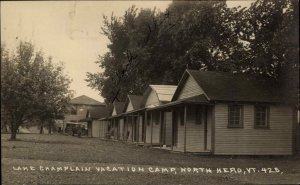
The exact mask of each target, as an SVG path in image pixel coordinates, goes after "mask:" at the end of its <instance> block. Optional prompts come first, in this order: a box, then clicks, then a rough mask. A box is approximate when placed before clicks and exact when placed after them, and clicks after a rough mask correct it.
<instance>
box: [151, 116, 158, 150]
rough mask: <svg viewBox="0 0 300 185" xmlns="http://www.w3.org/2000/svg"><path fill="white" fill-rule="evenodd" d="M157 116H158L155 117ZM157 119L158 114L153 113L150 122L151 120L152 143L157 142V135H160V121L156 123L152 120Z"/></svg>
mask: <svg viewBox="0 0 300 185" xmlns="http://www.w3.org/2000/svg"><path fill="white" fill-rule="evenodd" d="M155 117H158V118H155ZM155 119H157V120H158V119H159V114H153V117H152V122H153V128H152V144H158V143H159V137H160V123H159V121H158V123H156V122H155V121H154V120H155Z"/></svg>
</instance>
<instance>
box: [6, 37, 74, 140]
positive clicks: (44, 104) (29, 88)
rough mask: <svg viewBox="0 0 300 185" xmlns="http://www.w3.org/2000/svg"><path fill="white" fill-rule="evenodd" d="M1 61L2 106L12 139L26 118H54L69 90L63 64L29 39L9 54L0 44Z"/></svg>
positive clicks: (68, 80)
mask: <svg viewBox="0 0 300 185" xmlns="http://www.w3.org/2000/svg"><path fill="white" fill-rule="evenodd" d="M1 61H2V62H1V109H2V110H3V111H5V112H6V115H7V116H8V117H9V120H10V128H11V132H12V135H11V139H16V131H17V129H18V127H19V126H20V125H22V124H24V123H25V121H28V120H30V119H32V118H39V119H41V120H46V119H54V117H55V116H56V115H61V114H62V113H63V112H64V110H65V106H66V103H67V102H68V101H69V99H70V97H71V95H72V93H71V91H70V90H69V85H70V83H71V80H70V79H69V77H67V76H66V75H64V73H63V65H62V64H59V65H55V64H53V62H52V59H51V57H49V58H45V57H44V55H43V54H42V52H40V51H35V50H34V46H33V45H32V44H31V43H28V42H20V44H19V45H18V47H17V49H16V52H14V53H11V54H9V52H8V51H7V50H6V49H5V47H4V46H3V47H2V48H1ZM2 110H1V111H2Z"/></svg>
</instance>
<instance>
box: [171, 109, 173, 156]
mask: <svg viewBox="0 0 300 185" xmlns="http://www.w3.org/2000/svg"><path fill="white" fill-rule="evenodd" d="M171 117H172V122H171V125H172V130H171V131H172V137H171V139H172V140H171V150H172V151H173V145H174V109H173V108H172V110H171Z"/></svg>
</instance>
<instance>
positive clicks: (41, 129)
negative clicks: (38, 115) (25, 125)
mask: <svg viewBox="0 0 300 185" xmlns="http://www.w3.org/2000/svg"><path fill="white" fill-rule="evenodd" d="M40 134H44V121H42V123H41V128H40Z"/></svg>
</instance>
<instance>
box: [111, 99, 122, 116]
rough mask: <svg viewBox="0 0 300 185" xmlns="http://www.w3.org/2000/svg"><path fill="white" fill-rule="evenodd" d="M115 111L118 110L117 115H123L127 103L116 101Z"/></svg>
mask: <svg viewBox="0 0 300 185" xmlns="http://www.w3.org/2000/svg"><path fill="white" fill-rule="evenodd" d="M113 105H114V107H115V109H116V114H117V115H118V114H121V113H122V112H123V110H124V106H125V102H117V101H114V103H113Z"/></svg>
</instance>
